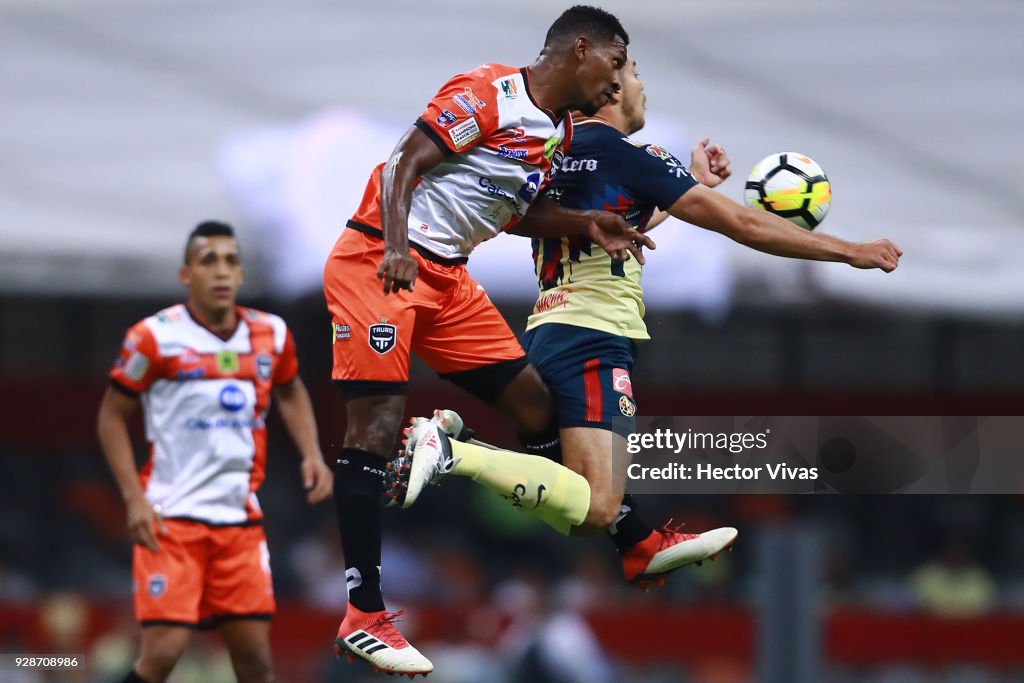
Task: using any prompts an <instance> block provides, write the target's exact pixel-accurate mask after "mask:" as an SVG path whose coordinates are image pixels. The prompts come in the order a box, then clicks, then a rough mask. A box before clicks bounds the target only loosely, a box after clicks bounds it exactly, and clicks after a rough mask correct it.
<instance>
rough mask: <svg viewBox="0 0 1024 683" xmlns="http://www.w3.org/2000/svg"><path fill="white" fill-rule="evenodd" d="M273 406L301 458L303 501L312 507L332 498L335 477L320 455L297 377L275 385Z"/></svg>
mask: <svg viewBox="0 0 1024 683" xmlns="http://www.w3.org/2000/svg"><path fill="white" fill-rule="evenodd" d="M274 402H275V403H276V404H277V409H278V410H279V411H280V413H281V418H282V419H283V420H284V426H285V427H286V428H287V429H288V433H289V434H291V435H292V439H293V440H294V441H295V445H296V446H297V447H298V449H299V454H300V455H301V456H302V464H301V465H300V467H301V470H302V485H303V487H305V489H306V491H307V493H306V500H308V501H309V502H310V503H311V504H312V503H319V502H320V501H322V500H325V499H326V498H327V497H328V496H330V495H331V490H332V488H333V485H334V475H333V474H332V473H331V470H330V469H329V468H328V467H327V465H326V464H325V463H324V456H323V453H321V452H320V441H319V438H318V437H317V430H316V418H315V417H314V416H313V403H312V401H310V400H309V392H308V391H306V385H305V384H303V382H302V379H301V378H300V377H299V376H298V375H296V376H295V379H293V380H292V381H290V382H286V383H285V384H276V385H274Z"/></svg>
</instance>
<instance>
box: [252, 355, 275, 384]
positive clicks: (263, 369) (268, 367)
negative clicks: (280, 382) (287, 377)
mask: <svg viewBox="0 0 1024 683" xmlns="http://www.w3.org/2000/svg"><path fill="white" fill-rule="evenodd" d="M273 368H274V359H273V358H272V357H271V356H270V354H269V353H261V354H258V355H257V356H256V376H257V377H259V378H260V379H261V380H263V381H264V382H266V381H267V380H269V379H270V373H271V371H272V370H273Z"/></svg>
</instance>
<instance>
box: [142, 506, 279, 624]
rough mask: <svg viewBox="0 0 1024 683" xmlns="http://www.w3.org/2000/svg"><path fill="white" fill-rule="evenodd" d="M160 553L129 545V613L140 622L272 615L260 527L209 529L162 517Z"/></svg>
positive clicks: (192, 621) (267, 555)
mask: <svg viewBox="0 0 1024 683" xmlns="http://www.w3.org/2000/svg"><path fill="white" fill-rule="evenodd" d="M164 524H165V525H166V527H167V534H158V535H157V543H158V544H159V545H160V552H158V553H154V552H152V551H150V550H147V549H146V548H144V547H142V546H140V545H136V546H134V556H133V561H132V574H133V577H134V586H133V592H134V594H135V617H136V618H137V619H138V620H139V621H140V622H141V623H142V625H143V626H146V625H158V624H163V625H182V626H209V625H213V624H215V623H216V622H217V621H218V620H220V619H223V618H239V617H251V618H253V619H269V618H270V617H271V615H273V613H274V608H275V605H274V586H273V582H272V581H271V579H270V553H269V552H268V551H267V537H266V535H265V534H264V533H263V527H262V526H226V527H211V526H207V525H205V524H202V523H200V522H190V521H185V520H179V519H165V520H164Z"/></svg>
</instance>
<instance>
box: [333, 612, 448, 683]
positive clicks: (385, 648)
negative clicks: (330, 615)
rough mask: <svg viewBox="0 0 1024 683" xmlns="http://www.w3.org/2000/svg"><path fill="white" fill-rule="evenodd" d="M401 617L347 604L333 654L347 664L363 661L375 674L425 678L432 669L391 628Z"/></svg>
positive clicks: (399, 614)
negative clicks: (361, 609)
mask: <svg viewBox="0 0 1024 683" xmlns="http://www.w3.org/2000/svg"><path fill="white" fill-rule="evenodd" d="M402 614H404V610H402V611H399V612H386V611H384V610H381V611H380V612H361V611H359V610H358V609H356V608H355V607H353V606H352V604H351V603H349V605H348V610H347V611H346V612H345V619H344V621H342V622H341V626H339V627H338V637H337V638H336V639H335V641H334V652H335V653H336V654H337V655H338V657H346V658H347V659H348V662H349V664H353V663H355V661H356V657H359V658H361V659H365V660H366V661H367V662H369V663H370V664H371V665H372V666H373V669H374V671H384V672H386V673H389V674H405V675H406V676H408V677H409V678H415V677H416V674H423V675H424V676H426V675H427V674H429V673H430V672H432V671H433V670H434V665H433V664H431V663H430V660H429V659H427V658H426V657H424V656H423V655H421V654H420V652H419V650H417V649H416V648H414V647H413V646H412V645H410V644H409V641H407V640H406V639H405V637H404V636H403V635H402V634H401V633H399V632H398V629H396V628H395V627H394V622H395V621H396V620H397V618H398V617H400V616H401V615H402Z"/></svg>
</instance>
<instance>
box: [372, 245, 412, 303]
mask: <svg viewBox="0 0 1024 683" xmlns="http://www.w3.org/2000/svg"><path fill="white" fill-rule="evenodd" d="M419 268H420V267H419V264H418V263H416V259H414V258H413V257H412V255H411V254H409V252H408V251H405V252H402V251H396V250H392V249H385V250H384V260H383V261H381V263H380V267H379V268H378V269H377V279H378V280H383V281H384V293H385V294H390V293H392V292H394V293H396V294H397V293H398V290H400V289H408V290H409V291H410V292H411V291H412V288H413V283H414V282H415V280H416V274H417V273H418V272H419Z"/></svg>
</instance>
